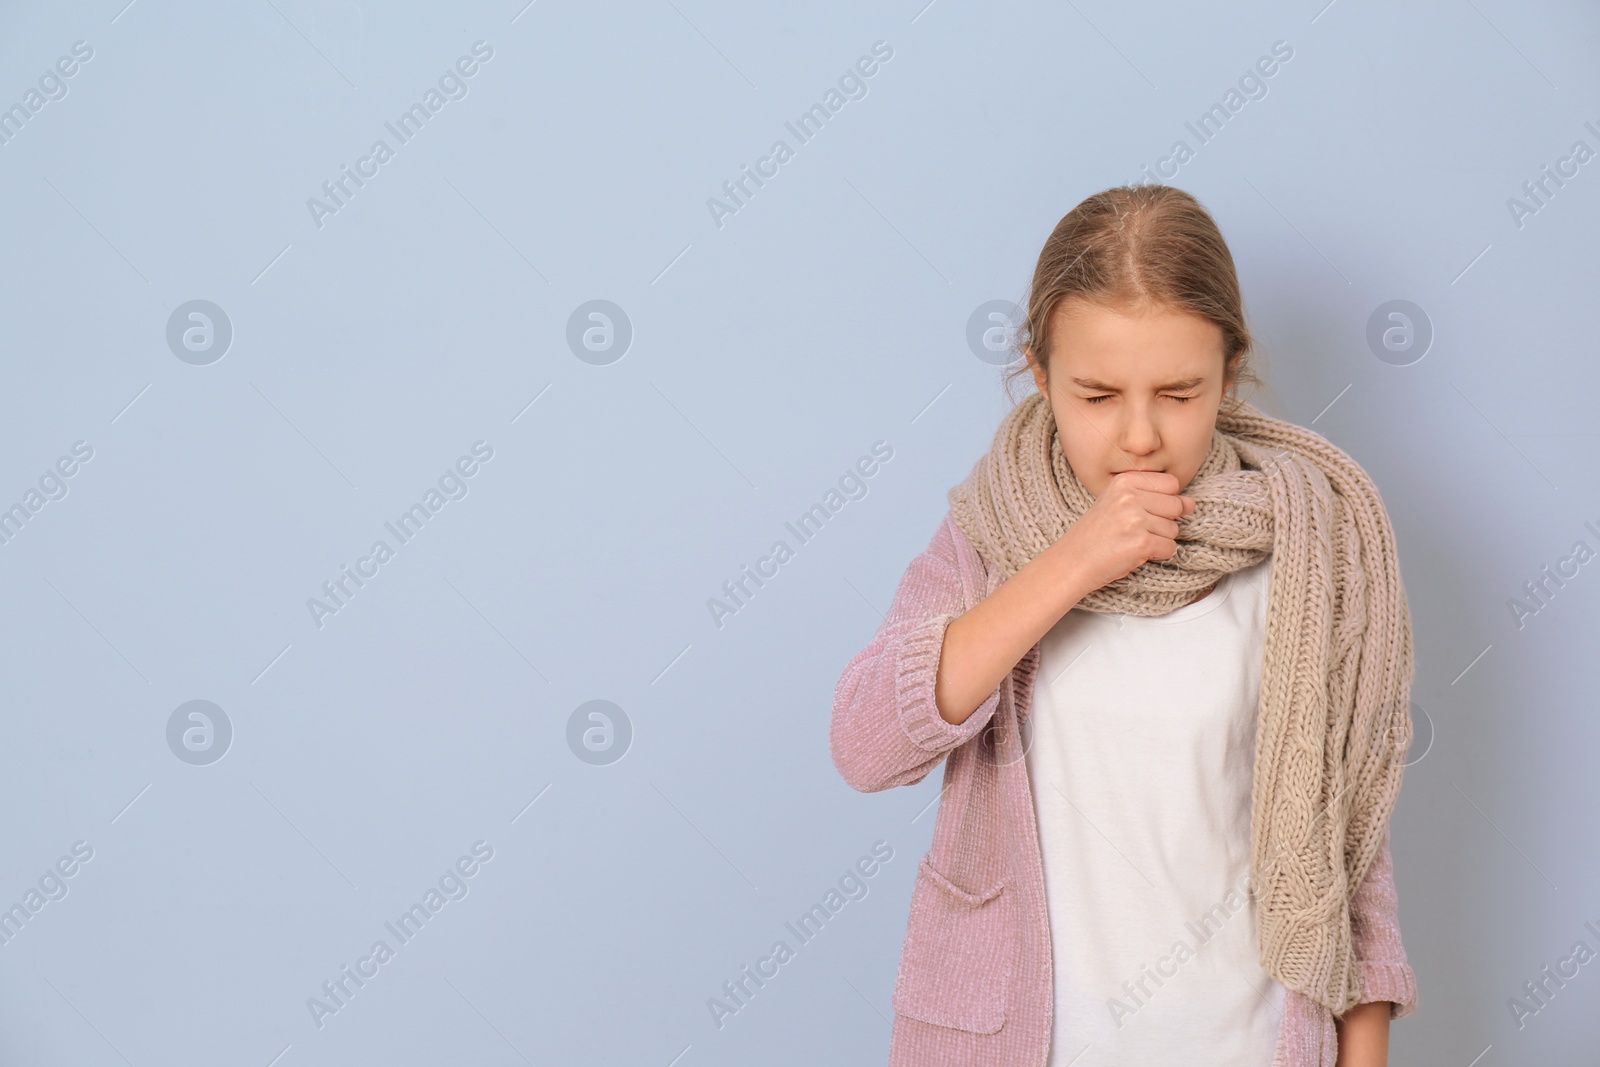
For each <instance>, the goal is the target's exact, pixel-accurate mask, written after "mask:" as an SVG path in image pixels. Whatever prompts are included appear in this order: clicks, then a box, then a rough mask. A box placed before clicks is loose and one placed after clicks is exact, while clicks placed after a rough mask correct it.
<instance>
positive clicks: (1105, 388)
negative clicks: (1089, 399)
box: [1072, 374, 1206, 393]
mask: <svg viewBox="0 0 1600 1067" xmlns="http://www.w3.org/2000/svg"><path fill="white" fill-rule="evenodd" d="M1205 382H1206V376H1205V375H1203V374H1197V375H1195V376H1194V377H1192V378H1180V379H1178V380H1177V381H1175V382H1168V383H1167V384H1166V385H1158V386H1156V392H1158V393H1159V392H1163V391H1165V390H1169V389H1175V390H1179V391H1182V390H1184V389H1193V388H1194V387H1195V386H1197V385H1204V384H1205ZM1072 383H1073V384H1074V385H1077V386H1080V387H1082V388H1084V389H1093V390H1094V391H1095V392H1098V393H1120V392H1122V390H1121V389H1118V388H1117V387H1116V386H1114V385H1108V384H1107V383H1105V382H1102V381H1097V380H1096V379H1094V378H1078V377H1073V379H1072Z"/></svg>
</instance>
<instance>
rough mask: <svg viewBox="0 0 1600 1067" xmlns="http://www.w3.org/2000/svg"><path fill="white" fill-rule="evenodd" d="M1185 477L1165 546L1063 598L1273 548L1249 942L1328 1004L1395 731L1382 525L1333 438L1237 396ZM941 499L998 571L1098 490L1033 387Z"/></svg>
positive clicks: (1285, 979) (1173, 580) (1225, 563)
mask: <svg viewBox="0 0 1600 1067" xmlns="http://www.w3.org/2000/svg"><path fill="white" fill-rule="evenodd" d="M1184 493H1185V495H1187V496H1190V497H1192V498H1193V499H1194V502H1195V507H1194V510H1193V511H1192V512H1190V513H1189V514H1188V515H1186V516H1183V517H1182V518H1179V519H1178V520H1177V522H1178V528H1179V533H1178V536H1177V543H1178V547H1177V554H1176V555H1174V556H1173V557H1172V558H1171V559H1169V560H1147V561H1146V562H1145V563H1143V564H1141V565H1140V566H1139V567H1137V568H1135V569H1134V571H1133V572H1132V573H1130V574H1128V575H1127V576H1126V577H1123V578H1120V579H1118V580H1117V581H1114V582H1112V583H1111V584H1109V585H1106V586H1103V587H1101V588H1099V589H1096V590H1095V591H1094V592H1092V593H1090V594H1088V596H1086V597H1085V598H1084V599H1083V600H1081V601H1079V602H1078V605H1077V606H1078V607H1081V608H1085V609H1087V610H1089V611H1099V612H1110V613H1122V614H1128V615H1164V614H1166V613H1168V612H1170V611H1172V610H1174V609H1176V608H1178V607H1180V606H1182V605H1184V604H1186V603H1189V602H1190V601H1192V600H1193V599H1194V598H1195V596H1196V595H1198V594H1199V593H1200V592H1201V591H1202V590H1205V589H1207V588H1209V587H1210V586H1211V585H1212V584H1213V583H1214V582H1216V581H1217V580H1218V579H1220V578H1221V577H1222V576H1223V575H1225V574H1230V573H1232V572H1233V571H1236V570H1239V569H1241V568H1244V567H1248V566H1250V565H1251V564H1254V563H1258V562H1260V561H1261V560H1263V559H1265V558H1266V556H1267V554H1268V553H1269V552H1270V553H1272V554H1273V555H1274V561H1273V568H1272V581H1271V590H1270V593H1269V595H1268V602H1267V622H1266V638H1265V650H1264V655H1263V665H1262V675H1261V702H1260V707H1259V709H1258V715H1259V717H1258V720H1257V733H1256V746H1255V762H1254V779H1253V784H1252V791H1251V828H1250V837H1251V854H1250V865H1251V874H1252V881H1253V884H1254V885H1255V887H1256V890H1255V891H1256V894H1257V905H1258V907H1257V911H1256V933H1257V942H1258V950H1259V958H1260V962H1261V965H1262V967H1263V968H1264V969H1265V970H1266V972H1267V973H1268V974H1270V975H1271V976H1272V977H1274V978H1276V979H1277V980H1278V981H1279V982H1281V983H1283V984H1284V985H1285V986H1286V987H1288V988H1290V989H1295V990H1298V991H1300V992H1301V993H1303V994H1304V995H1306V996H1307V997H1310V998H1311V999H1313V1000H1315V1001H1317V1002H1318V1003H1320V1004H1322V1005H1324V1006H1325V1007H1327V1008H1328V1010H1330V1011H1332V1012H1333V1013H1334V1014H1335V1015H1342V1014H1343V1013H1344V1012H1345V1011H1347V1010H1348V1009H1349V1008H1350V1007H1352V1006H1353V1005H1354V1004H1355V1003H1356V1001H1357V999H1358V998H1359V996H1360V994H1361V976H1360V966H1359V961H1357V960H1356V959H1354V955H1353V951H1352V942H1351V932H1350V907H1349V897H1350V895H1351V894H1353V893H1354V892H1355V890H1356V888H1357V887H1358V886H1360V884H1361V882H1362V879H1363V878H1364V877H1365V876H1366V871H1367V867H1368V865H1369V864H1370V863H1371V861H1372V859H1373V856H1374V855H1376V853H1377V850H1378V848H1379V847H1380V845H1381V843H1382V835H1383V832H1384V830H1385V828H1386V826H1387V823H1388V819H1389V815H1390V813H1391V812H1392V811H1393V809H1394V804H1395V800H1396V798H1397V796H1398V794H1399V791H1400V777H1401V772H1402V770H1403V768H1404V764H1405V750H1406V746H1407V745H1409V744H1410V741H1411V717H1410V689H1411V682H1412V652H1411V624H1410V615H1409V611H1408V608H1407V604H1406V596H1405V590H1404V588H1403V587H1402V585H1401V582H1400V570H1399V561H1398V559H1397V557H1396V553H1395V543H1394V534H1393V531H1392V529H1391V527H1390V524H1389V519H1388V515H1387V514H1386V513H1385V511H1384V508H1383V503H1382V501H1381V500H1380V499H1379V497H1378V492H1377V489H1376V488H1375V487H1374V485H1373V483H1372V481H1371V479H1370V478H1369V477H1368V476H1367V474H1366V473H1365V472H1364V471H1363V470H1362V469H1361V468H1360V467H1359V466H1357V465H1356V463H1355V461H1354V460H1353V459H1351V458H1350V456H1349V455H1347V454H1346V453H1344V452H1343V451H1341V450H1340V449H1338V448H1336V447H1335V446H1334V445H1333V444H1331V443H1330V442H1329V441H1328V440H1327V439H1326V438H1324V437H1322V436H1321V435H1319V434H1317V433H1314V432H1313V431H1311V430H1308V429H1305V428H1303V427H1300V426H1296V425H1294V424H1292V423H1289V422H1285V421H1283V420H1281V419H1276V418H1273V417H1272V416H1270V415H1267V414H1266V413H1265V412H1263V411H1261V410H1259V409H1258V408H1256V407H1254V406H1252V405H1250V404H1248V403H1245V404H1242V405H1241V406H1240V407H1239V408H1238V409H1237V410H1236V411H1234V412H1233V413H1231V414H1229V413H1227V412H1222V413H1219V415H1218V417H1217V423H1216V428H1215V430H1214V431H1213V432H1212V437H1211V446H1210V450H1209V451H1208V452H1207V453H1206V458H1205V462H1204V463H1203V464H1201V466H1200V469H1199V471H1198V472H1197V473H1196V474H1195V477H1194V479H1193V480H1192V481H1191V482H1190V483H1189V485H1188V486H1187V487H1185V489H1184ZM949 500H950V506H951V512H952V515H953V518H954V520H955V523H956V525H957V526H958V527H959V528H960V529H961V531H962V533H964V534H965V535H966V537H967V539H968V540H969V541H970V542H971V543H972V545H973V546H974V547H975V548H976V549H977V551H978V554H979V555H980V556H981V557H982V558H983V560H984V562H985V564H986V565H987V566H988V567H989V568H990V569H991V573H992V572H993V571H994V570H996V569H997V570H998V571H999V578H1000V580H1004V579H1005V578H1008V577H1010V576H1011V575H1012V574H1014V573H1015V572H1016V571H1017V570H1019V569H1020V568H1021V567H1022V566H1023V565H1024V564H1026V563H1027V562H1028V561H1029V560H1031V559H1033V557H1034V556H1036V555H1038V554H1039V553H1040V552H1041V551H1043V550H1044V549H1045V548H1046V547H1047V546H1049V545H1050V544H1052V543H1053V542H1055V541H1056V539H1058V538H1059V537H1060V536H1061V535H1062V534H1063V533H1065V532H1066V530H1067V528H1068V527H1070V526H1071V525H1072V524H1073V523H1074V522H1075V521H1077V519H1078V518H1079V517H1080V516H1081V515H1083V513H1084V512H1085V511H1086V510H1088V508H1089V506H1090V505H1091V504H1093V503H1094V497H1093V496H1092V495H1091V494H1090V493H1089V491H1088V490H1087V489H1085V488H1084V486H1083V483H1082V482H1080V481H1079V480H1078V476H1077V475H1076V474H1075V473H1074V472H1073V470H1072V468H1071V466H1069V465H1068V463H1067V460H1066V457H1065V455H1064V454H1063V453H1062V451H1061V443H1060V440H1059V439H1058V437H1057V435H1056V425H1055V416H1054V414H1053V413H1052V411H1051V409H1050V405H1049V403H1047V402H1046V399H1045V396H1044V394H1042V393H1038V392H1035V393H1033V394H1032V395H1031V396H1029V398H1028V399H1027V400H1024V401H1023V402H1022V403H1020V404H1018V405H1017V406H1016V407H1015V408H1013V409H1012V410H1011V411H1010V412H1009V413H1007V415H1006V416H1005V418H1004V419H1003V420H1002V421H1001V423H1000V428H999V430H998V431H997V432H996V433H995V436H994V442H993V444H992V446H991V448H990V451H989V452H988V453H987V454H986V455H985V456H983V457H982V458H981V459H979V460H978V462H977V464H976V465H975V466H974V467H973V469H972V473H971V474H970V475H969V476H968V477H967V479H966V480H965V481H963V482H962V483H961V484H960V485H957V486H955V487H954V488H952V489H951V490H950V492H949Z"/></svg>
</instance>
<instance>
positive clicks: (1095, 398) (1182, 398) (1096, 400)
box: [1084, 394, 1195, 404]
mask: <svg viewBox="0 0 1600 1067" xmlns="http://www.w3.org/2000/svg"><path fill="white" fill-rule="evenodd" d="M1084 399H1085V400H1087V401H1088V402H1089V403H1091V404H1098V403H1100V401H1102V400H1110V399H1111V396H1110V394H1106V395H1104V396H1086V397H1084ZM1167 399H1168V400H1178V401H1185V400H1193V399H1195V398H1194V397H1192V396H1178V395H1176V394H1171V395H1168V397H1167Z"/></svg>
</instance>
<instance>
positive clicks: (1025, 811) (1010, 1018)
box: [828, 514, 1417, 1067]
mask: <svg viewBox="0 0 1600 1067" xmlns="http://www.w3.org/2000/svg"><path fill="white" fill-rule="evenodd" d="M999 584H1000V583H999V581H998V580H996V576H995V575H991V574H990V573H989V572H988V571H987V569H986V567H985V565H984V563H983V559H982V557H980V556H979V555H978V553H977V551H976V550H975V549H974V548H973V547H972V545H971V543H970V542H968V541H967V539H966V537H965V536H964V535H963V534H962V533H961V531H960V529H959V528H958V527H957V526H956V524H955V522H954V521H953V520H952V519H951V517H950V516H949V515H948V514H947V515H946V516H945V519H944V521H943V522H941V523H940V524H939V528H938V530H937V531H936V532H935V533H934V535H933V540H932V541H931V542H930V543H929V545H928V547H927V549H926V550H924V551H923V553H922V554H921V555H919V556H917V558H916V559H914V560H912V561H911V564H910V566H909V567H907V569H906V572H905V576H904V577H903V578H901V580H900V585H899V588H898V589H897V591H896V592H895V597H894V604H893V605H892V606H891V608H890V609H889V615H888V617H887V618H886V619H884V621H883V624H882V626H880V627H879V628H878V632H877V634H876V635H875V636H874V637H873V638H872V641H871V643H870V644H868V645H867V647H866V648H864V649H862V650H861V652H859V653H857V654H856V656H855V657H854V658H853V659H851V660H850V662H849V664H848V665H846V667H845V669H844V673H843V674H842V675H841V676H840V678H839V682H838V685H837V687H836V688H835V690H834V698H833V719H832V723H831V725H830V728H829V735H828V743H829V749H830V751H831V753H832V756H833V761H834V764H835V766H837V767H838V769H839V773H840V774H841V775H843V777H844V780H845V781H846V782H848V783H849V784H850V786H851V787H852V788H854V789H857V790H860V791H862V792H869V793H870V792H876V791H878V790H882V789H888V788H890V787H891V786H897V785H913V784H915V783H917V782H920V781H922V779H923V778H925V777H927V774H928V772H929V771H931V770H933V768H934V767H936V766H937V765H938V764H939V762H940V761H941V760H943V761H945V769H944V788H943V791H942V793H941V794H940V795H941V798H942V799H941V800H940V803H939V812H938V816H937V817H936V819H935V824H934V832H933V847H932V848H931V849H929V851H928V853H927V854H926V855H925V856H924V857H923V858H922V861H921V864H920V866H919V868H918V871H917V876H916V881H915V883H914V885H913V888H912V892H911V912H910V918H909V921H908V922H907V924H906V937H905V942H904V945H903V947H902V949H901V953H900V968H899V972H898V974H897V976H896V979H895V986H894V998H893V1004H894V1010H895V1021H894V1029H893V1032H892V1034H891V1037H890V1043H889V1064H890V1067H941V1065H945V1064H949V1065H956V1064H960V1065H971V1064H984V1065H995V1067H1044V1064H1045V1062H1046V1058H1047V1056H1048V1053H1049V1048H1050V1033H1051V1016H1052V1014H1053V1012H1054V1006H1055V999H1054V992H1053V982H1054V972H1053V969H1052V964H1051V947H1050V927H1049V919H1048V915H1047V912H1046V911H1045V896H1044V874H1043V863H1042V860H1041V858H1040V852H1039V837H1038V829H1037V827H1036V825H1035V823H1034V811H1033V798H1032V795H1031V792H1030V790H1029V784H1028V773H1027V765H1026V763H1025V761H1024V760H1023V758H1022V756H1021V753H1020V748H1019V746H1018V743H1017V740H1016V738H1017V736H1018V734H1017V723H1018V722H1019V721H1022V720H1024V719H1025V718H1026V716H1027V713H1028V709H1029V706H1030V702H1031V698H1032V692H1033V678H1034V672H1035V671H1036V670H1037V669H1038V665H1039V646H1038V645H1037V644H1035V645H1034V646H1033V648H1032V649H1030V650H1029V651H1028V653H1027V655H1025V656H1024V657H1023V658H1022V661H1021V662H1020V663H1018V664H1017V666H1016V667H1014V668H1013V669H1012V671H1011V673H1010V674H1009V675H1007V676H1006V677H1005V678H1004V679H1002V681H1001V683H1000V685H999V686H997V687H996V689H995V691H994V692H993V693H991V694H989V696H988V697H987V698H986V699H985V700H984V702H983V703H982V704H981V705H979V707H978V709H977V710H976V711H975V712H973V713H972V715H971V716H970V717H968V718H967V720H966V721H965V722H963V723H961V724H960V725H959V726H956V725H952V724H950V723H948V722H946V721H945V720H944V719H942V718H940V716H939V712H938V710H937V709H936V708H935V706H934V700H933V689H934V678H935V674H936V672H937V669H938V665H939V652H940V649H941V648H942V646H943V643H944V631H945V627H947V626H948V625H949V624H950V621H951V620H952V619H954V618H956V617H957V616H958V615H961V614H962V613H964V612H965V611H966V610H968V609H969V608H971V607H973V606H974V605H975V604H977V603H978V602H979V601H980V600H982V599H983V598H984V597H985V596H987V595H988V594H989V593H990V592H993V590H994V589H995V588H997V587H998V586H999ZM1397 904H1398V902H1397V900H1396V896H1395V888H1394V874H1393V865H1392V860H1391V858H1390V855H1389V844H1388V831H1387V829H1385V833H1384V841H1383V846H1382V848H1381V849H1380V850H1379V852H1378V855H1377V857H1376V858H1375V859H1374V860H1373V861H1372V864H1371V866H1370V870H1369V873H1368V874H1367V877H1366V880H1365V881H1364V882H1363V883H1362V885H1361V887H1360V888H1359V889H1358V890H1357V891H1356V893H1355V894H1354V896H1353V897H1352V898H1351V901H1350V918H1351V933H1352V937H1353V941H1354V946H1355V954H1356V957H1357V958H1358V959H1359V960H1360V962H1361V974H1362V986H1363V993H1362V998H1361V999H1362V1001H1364V1002H1365V1001H1379V1000H1387V1001H1392V1002H1393V1003H1394V1008H1393V1009H1392V1011H1391V1018H1399V1017H1401V1016H1404V1015H1409V1014H1410V1013H1411V1012H1412V1011H1414V1010H1415V1009H1416V1003H1417V990H1416V977H1415V975H1414V974H1413V973H1412V970H1411V967H1410V965H1409V964H1408V963H1407V962H1406V953H1405V948H1404V947H1403V946H1402V945H1401V943H1400V927H1399V922H1398V918H1397V916H1396V909H1397ZM1337 1044H1338V1040H1337V1035H1336V1032H1335V1030H1334V1020H1333V1014H1332V1013H1331V1012H1330V1011H1328V1009H1327V1008H1325V1007H1323V1006H1322V1005H1320V1004H1318V1003H1317V1002H1316V1001H1314V1000H1311V999H1310V998H1309V997H1306V996H1304V995H1303V994H1301V993H1298V992H1296V991H1295V990H1292V989H1291V990H1288V991H1287V996H1286V998H1285V1000H1284V1012H1283V1018H1282V1020H1281V1022H1280V1026H1279V1030H1278V1043H1277V1052H1276V1055H1275V1056H1274V1059H1273V1067H1333V1064H1334V1061H1335V1057H1336V1054H1337Z"/></svg>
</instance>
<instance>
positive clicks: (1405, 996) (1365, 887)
mask: <svg viewBox="0 0 1600 1067" xmlns="http://www.w3.org/2000/svg"><path fill="white" fill-rule="evenodd" d="M1398 911H1399V898H1398V896H1397V895H1396V893H1395V887H1394V860H1393V857H1391V856H1390V854H1389V829H1388V827H1387V826H1386V827H1384V831H1383V843H1382V844H1381V845H1380V846H1379V848H1378V852H1377V855H1375V856H1373V857H1372V862H1371V863H1370V864H1369V865H1368V866H1367V876H1366V878H1365V880H1363V881H1362V883H1361V887H1360V888H1359V889H1357V890H1356V892H1355V895H1354V896H1352V897H1351V898H1350V933H1351V941H1352V944H1353V948H1354V950H1355V956H1356V959H1357V960H1358V961H1359V963H1360V967H1361V999H1360V1000H1358V1001H1357V1002H1356V1003H1358V1004H1365V1003H1368V1002H1370V1001H1377V1000H1387V1001H1392V1002H1393V1003H1394V1008H1393V1009H1391V1012H1390V1016H1389V1017H1390V1018H1392V1019H1398V1018H1401V1017H1402V1016H1405V1015H1410V1014H1411V1013H1412V1012H1413V1011H1415V1010H1416V1009H1417V978H1416V974H1415V973H1414V972H1413V971H1412V969H1411V965H1410V964H1409V963H1408V962H1407V961H1406V950H1405V946H1404V945H1403V944H1401V942H1400V920H1399V914H1398Z"/></svg>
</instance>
